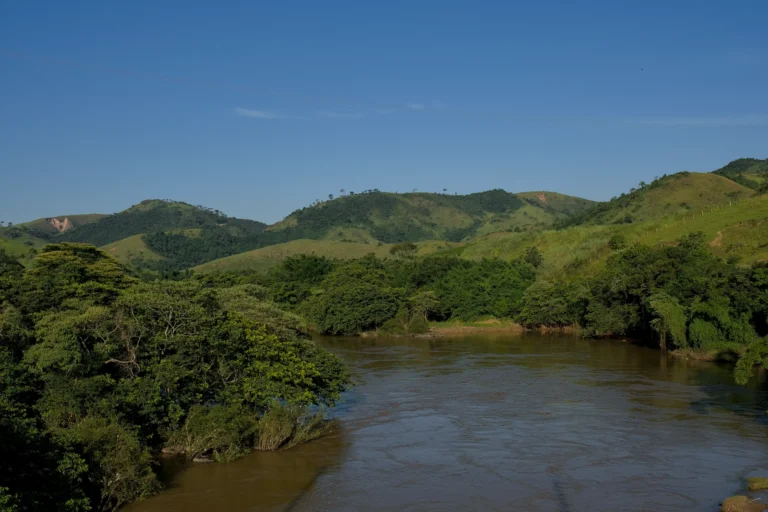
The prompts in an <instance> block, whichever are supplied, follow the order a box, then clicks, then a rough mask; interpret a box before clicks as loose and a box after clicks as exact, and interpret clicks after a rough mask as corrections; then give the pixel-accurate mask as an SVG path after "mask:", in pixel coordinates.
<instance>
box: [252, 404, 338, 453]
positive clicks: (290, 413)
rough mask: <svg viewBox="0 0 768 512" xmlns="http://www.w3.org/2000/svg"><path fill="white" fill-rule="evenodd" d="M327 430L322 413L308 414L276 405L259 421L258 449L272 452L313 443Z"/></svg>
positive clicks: (299, 409) (293, 407)
mask: <svg viewBox="0 0 768 512" xmlns="http://www.w3.org/2000/svg"><path fill="white" fill-rule="evenodd" d="M325 430H326V425H325V423H324V422H323V415H322V412H317V413H315V414H308V413H307V411H306V409H303V408H301V407H296V406H290V405H288V406H286V405H281V404H279V403H275V404H273V405H272V407H270V408H269V410H268V411H267V412H266V413H265V414H264V416H263V417H262V418H261V421H259V441H258V444H257V449H259V450H266V451H272V450H277V449H279V448H290V447H291V446H293V445H295V444H297V443H303V442H307V441H311V440H312V439H315V438H317V437H318V436H320V435H322V434H323V433H324V432H325Z"/></svg>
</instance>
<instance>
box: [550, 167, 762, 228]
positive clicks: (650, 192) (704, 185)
mask: <svg viewBox="0 0 768 512" xmlns="http://www.w3.org/2000/svg"><path fill="white" fill-rule="evenodd" d="M754 193H755V192H754V191H753V190H751V189H749V188H747V187H745V186H743V185H740V184H738V183H736V182H734V181H732V180H730V179H727V178H723V177H722V176H718V175H716V174H711V173H693V172H680V173H677V174H672V175H669V176H663V177H661V178H657V179H656V180H654V181H653V182H651V183H649V184H645V183H641V184H640V186H639V187H638V188H637V189H632V190H631V191H630V192H629V193H628V194H621V195H620V196H618V197H614V198H613V199H611V200H610V201H608V202H607V203H599V204H597V205H595V206H593V207H592V208H590V209H588V210H585V211H582V212H581V213H579V214H577V215H574V216H572V217H570V218H569V219H567V220H566V221H564V222H562V223H561V224H560V225H561V226H568V225H598V224H630V223H633V222H643V221H647V220H651V219H657V218H661V217H665V216H669V215H679V214H685V213H690V212H697V211H701V210H703V209H706V208H710V207H712V206H718V205H723V204H730V203H733V202H734V201H738V200H740V199H744V198H747V197H750V196H752V195H753V194H754Z"/></svg>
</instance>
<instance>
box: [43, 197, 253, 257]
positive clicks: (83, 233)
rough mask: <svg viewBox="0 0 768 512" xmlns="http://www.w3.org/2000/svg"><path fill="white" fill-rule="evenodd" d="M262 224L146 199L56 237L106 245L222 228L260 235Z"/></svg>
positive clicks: (168, 202)
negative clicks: (155, 234)
mask: <svg viewBox="0 0 768 512" xmlns="http://www.w3.org/2000/svg"><path fill="white" fill-rule="evenodd" d="M265 227H266V224H264V223H262V222H257V221H253V220H244V219H235V218H232V217H227V216H225V215H224V214H222V213H221V212H218V211H214V210H210V209H207V208H203V207H200V206H192V205H190V204H187V203H183V202H179V201H164V200H158V199H148V200H146V201H142V202H141V203H139V204H137V205H134V206H132V207H130V208H128V209H127V210H124V211H122V212H119V213H115V214H113V215H106V216H104V217H102V218H101V219H99V220H98V221H97V222H94V223H91V224H86V225H84V226H80V227H76V228H75V229H71V230H68V231H66V232H64V233H62V234H61V235H59V236H58V237H57V240H61V241H67V242H84V243H90V244H94V245H99V246H101V245H107V244H110V243H112V242H116V241H118V240H122V239H123V238H128V237H130V236H133V235H139V234H145V233H153V232H160V231H163V232H164V231H170V230H175V229H183V228H214V229H215V228H224V229H223V230H222V231H227V232H231V233H233V234H252V233H256V232H261V231H263V230H264V228H265Z"/></svg>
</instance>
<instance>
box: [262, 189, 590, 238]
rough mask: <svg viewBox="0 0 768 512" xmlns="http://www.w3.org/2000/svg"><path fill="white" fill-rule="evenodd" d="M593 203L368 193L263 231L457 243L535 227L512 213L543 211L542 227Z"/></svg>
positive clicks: (494, 194) (493, 194)
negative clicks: (351, 230) (346, 232)
mask: <svg viewBox="0 0 768 512" xmlns="http://www.w3.org/2000/svg"><path fill="white" fill-rule="evenodd" d="M536 194H539V195H541V196H542V197H544V198H545V199H544V201H541V200H539V199H538V198H537V197H536ZM547 197H551V203H548V202H547V200H546V198H547ZM592 204H594V203H593V202H592V201H588V200H586V199H579V198H572V197H570V196H564V195H562V194H556V193H552V192H541V193H535V192H531V193H527V195H526V194H512V193H509V192H506V191H504V190H500V189H496V190H489V191H487V192H479V193H475V194H468V195H448V194H432V193H418V192H414V193H406V194H394V193H389V192H379V191H368V192H365V193H362V194H355V195H347V196H344V197H340V198H337V199H335V200H332V201H327V202H323V203H319V204H317V205H314V206H310V207H307V208H302V209H300V210H297V211H295V212H293V213H292V214H291V215H289V216H288V217H286V218H285V219H284V220H283V221H281V222H278V223H277V224H275V225H273V226H270V227H269V228H267V231H269V232H272V233H275V237H276V238H279V236H278V235H277V234H278V233H282V234H283V235H282V236H284V237H287V238H288V239H297V238H309V239H320V238H328V237H333V233H334V232H338V231H342V235H340V236H343V228H354V229H356V230H361V231H363V232H365V233H367V234H369V235H370V238H372V239H374V240H378V241H380V242H384V243H396V242H418V241H422V240H430V239H434V240H447V241H451V242H459V241H461V240H463V239H465V238H468V237H471V236H473V235H475V234H476V233H477V232H479V231H480V230H481V229H482V228H483V227H484V226H487V225H488V224H492V223H496V224H500V225H499V226H498V227H497V229H493V228H492V227H491V228H486V229H485V231H492V230H495V231H501V230H505V229H514V228H515V227H522V226H532V225H534V224H536V223H535V222H531V221H530V220H529V219H518V218H516V217H515V215H514V214H515V212H517V211H518V210H521V209H522V208H524V207H526V206H531V207H532V208H534V209H537V210H541V211H542V212H546V215H539V216H538V217H539V219H538V223H539V224H541V225H542V226H546V225H551V223H552V222H553V221H554V220H555V219H558V218H563V217H567V216H569V215H572V214H575V213H578V212H580V211H582V210H584V209H585V208H588V207H589V206H591V205H592ZM531 211H534V210H531ZM536 216H537V215H532V216H531V218H534V217H536ZM329 234H330V236H329ZM358 234H359V231H358ZM281 241H287V240H281Z"/></svg>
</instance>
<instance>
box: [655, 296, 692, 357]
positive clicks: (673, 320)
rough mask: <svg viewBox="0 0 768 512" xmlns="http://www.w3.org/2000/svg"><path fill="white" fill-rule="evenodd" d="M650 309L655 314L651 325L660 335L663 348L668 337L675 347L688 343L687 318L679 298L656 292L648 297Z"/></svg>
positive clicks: (681, 346)
mask: <svg viewBox="0 0 768 512" xmlns="http://www.w3.org/2000/svg"><path fill="white" fill-rule="evenodd" d="M648 309H649V311H650V313H651V315H652V316H653V319H652V320H651V321H650V322H649V325H650V326H651V328H652V329H653V330H654V331H656V334H658V335H659V339H660V341H661V347H662V348H664V349H666V347H667V341H666V340H667V338H669V339H670V340H671V341H672V343H673V345H674V347H675V348H683V347H686V346H687V345H688V339H687V338H686V335H685V332H686V323H687V318H686V315H685V311H684V310H683V307H682V306H681V305H680V303H679V302H678V301H677V299H675V298H674V297H672V296H670V295H669V294H667V293H664V292H657V293H654V294H653V295H651V296H650V297H648Z"/></svg>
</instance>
